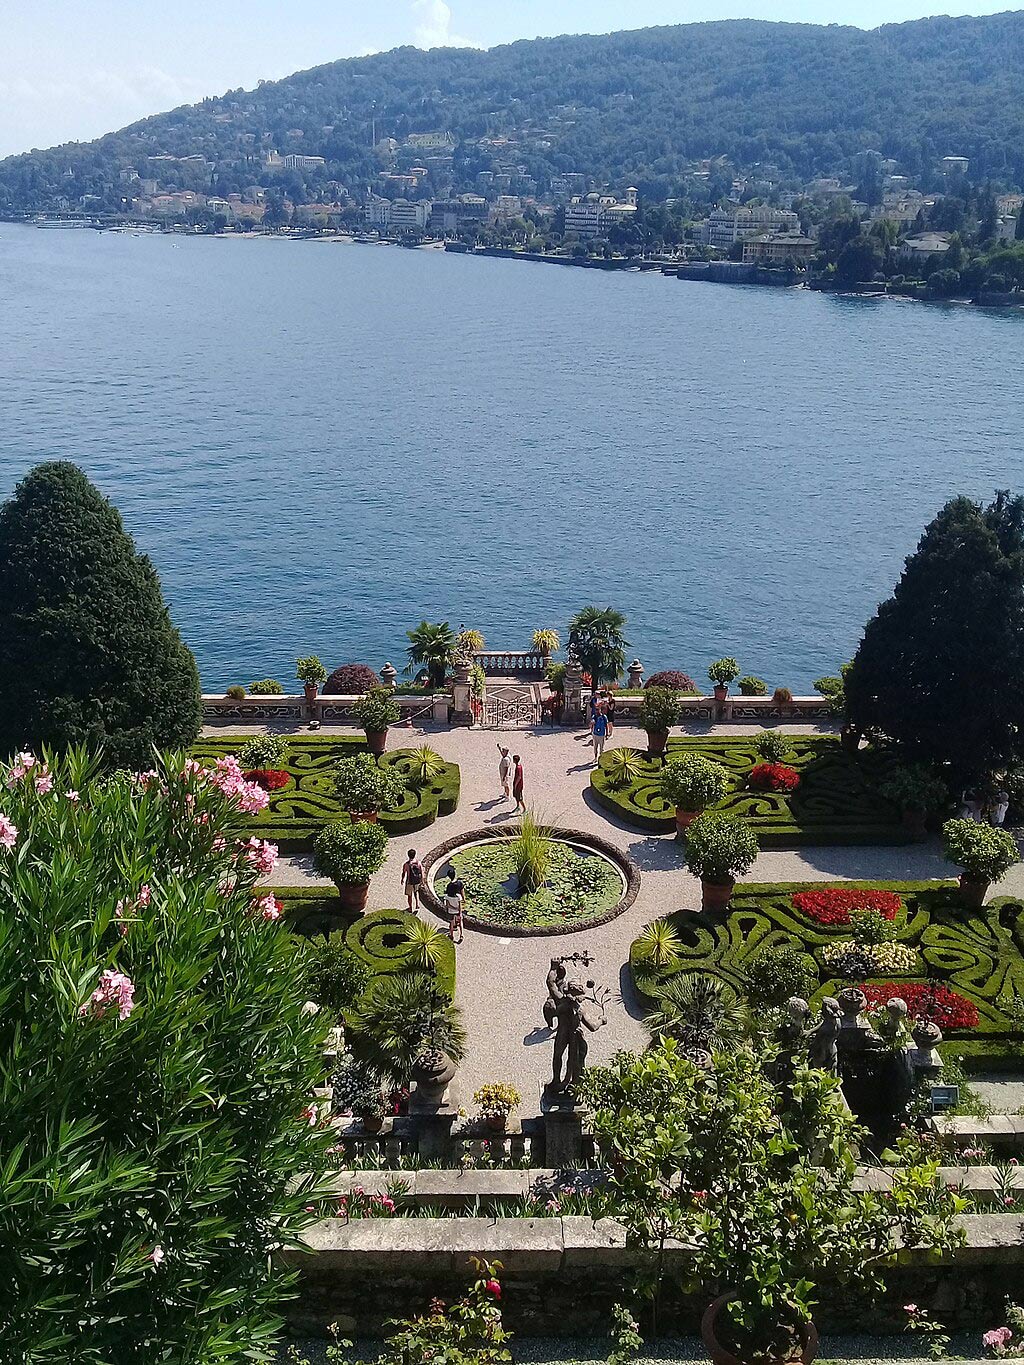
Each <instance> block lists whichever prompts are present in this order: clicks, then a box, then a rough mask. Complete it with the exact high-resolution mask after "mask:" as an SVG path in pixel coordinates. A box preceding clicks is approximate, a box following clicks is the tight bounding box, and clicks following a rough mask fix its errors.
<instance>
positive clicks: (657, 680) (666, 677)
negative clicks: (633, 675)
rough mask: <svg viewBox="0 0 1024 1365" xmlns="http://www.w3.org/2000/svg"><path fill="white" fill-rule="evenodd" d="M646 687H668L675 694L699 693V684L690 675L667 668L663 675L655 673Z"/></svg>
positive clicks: (648, 680)
mask: <svg viewBox="0 0 1024 1365" xmlns="http://www.w3.org/2000/svg"><path fill="white" fill-rule="evenodd" d="M645 686H646V687H667V688H670V689H671V690H672V691H673V692H697V691H699V689H698V687H697V684H696V683H695V682H694V681H693V679H692V678H691V677H690V675H689V673H682V672H680V670H679V669H678V668H666V669H664V670H663V671H662V672H661V673H654V674H652V675H651V677H649V678H648V679H647V682H646V683H645Z"/></svg>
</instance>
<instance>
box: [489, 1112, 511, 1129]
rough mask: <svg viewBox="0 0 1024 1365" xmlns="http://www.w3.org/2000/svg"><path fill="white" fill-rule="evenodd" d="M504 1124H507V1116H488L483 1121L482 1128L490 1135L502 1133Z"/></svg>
mask: <svg viewBox="0 0 1024 1365" xmlns="http://www.w3.org/2000/svg"><path fill="white" fill-rule="evenodd" d="M506 1123H508V1115H507V1114H488V1115H487V1117H486V1118H485V1119H484V1126H485V1128H486V1129H487V1131H488V1132H490V1133H503V1132H504V1131H505V1124H506Z"/></svg>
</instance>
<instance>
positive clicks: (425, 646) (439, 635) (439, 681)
mask: <svg viewBox="0 0 1024 1365" xmlns="http://www.w3.org/2000/svg"><path fill="white" fill-rule="evenodd" d="M405 633H406V635H407V636H408V637H409V647H408V649H407V650H406V651H405V652H406V655H407V657H408V659H409V662H408V664H407V665H406V669H405V671H406V673H412V672H413V670H414V669H416V668H424V667H425V668H426V670H427V678H428V679H429V681H430V685H431V686H432V687H443V686H444V677H445V674H446V673H447V672H448V666H449V664H450V663H451V662H452V660H453V659H454V658H455V634H454V632H453V631H452V628H451V626H450V625H449V624H448V622H447V621H441V622H439V623H438V624H436V625H432V624H431V623H430V622H429V621H421V622H420V623H419V625H418V626H417V627H416V628H415V629H414V630H407V631H406V632H405Z"/></svg>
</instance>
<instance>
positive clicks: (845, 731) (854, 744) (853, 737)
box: [839, 725, 860, 754]
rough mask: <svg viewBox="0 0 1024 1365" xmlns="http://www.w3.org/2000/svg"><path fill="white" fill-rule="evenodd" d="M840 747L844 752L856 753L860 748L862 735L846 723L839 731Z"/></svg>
mask: <svg viewBox="0 0 1024 1365" xmlns="http://www.w3.org/2000/svg"><path fill="white" fill-rule="evenodd" d="M839 747H840V748H841V749H842V751H843V753H844V754H855V753H856V752H857V750H858V749H859V748H860V735H859V734H858V733H857V731H856V730H851V729H850V727H849V726H847V725H844V726H843V728H842V729H841V730H840V731H839Z"/></svg>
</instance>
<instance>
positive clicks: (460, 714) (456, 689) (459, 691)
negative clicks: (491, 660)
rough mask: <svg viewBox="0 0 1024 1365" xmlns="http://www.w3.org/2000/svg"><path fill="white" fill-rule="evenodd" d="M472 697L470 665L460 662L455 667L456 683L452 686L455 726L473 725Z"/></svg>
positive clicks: (453, 720) (453, 721)
mask: <svg viewBox="0 0 1024 1365" xmlns="http://www.w3.org/2000/svg"><path fill="white" fill-rule="evenodd" d="M472 696H473V687H472V683H471V682H470V677H469V664H468V663H466V662H465V661H464V660H460V661H459V662H457V663H456V665H455V681H454V683H453V685H452V723H453V724H455V725H472V724H473V707H472V705H471V704H470V703H471V699H472Z"/></svg>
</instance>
